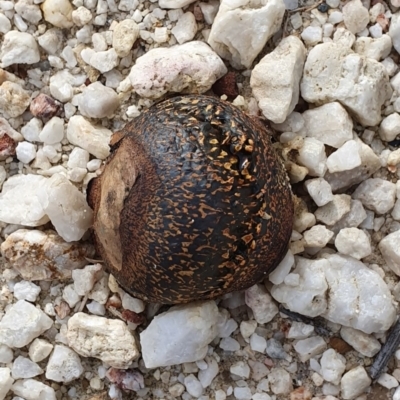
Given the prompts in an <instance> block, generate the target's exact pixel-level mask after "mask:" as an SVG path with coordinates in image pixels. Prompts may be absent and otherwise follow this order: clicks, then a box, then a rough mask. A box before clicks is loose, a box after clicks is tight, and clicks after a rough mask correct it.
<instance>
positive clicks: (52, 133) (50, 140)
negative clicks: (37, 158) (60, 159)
mask: <svg viewBox="0 0 400 400" xmlns="http://www.w3.org/2000/svg"><path fill="white" fill-rule="evenodd" d="M39 139H40V141H42V142H44V143H45V144H55V143H59V142H61V141H62V140H63V139H64V120H63V119H61V118H59V117H53V118H52V119H51V120H50V121H49V122H47V123H46V125H45V126H44V127H43V129H42V131H41V132H40V133H39Z"/></svg>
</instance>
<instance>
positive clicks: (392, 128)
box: [379, 112, 400, 142]
mask: <svg viewBox="0 0 400 400" xmlns="http://www.w3.org/2000/svg"><path fill="white" fill-rule="evenodd" d="M398 134H400V115H399V114H398V113H397V112H394V113H392V114H389V115H388V116H387V117H385V118H384V119H383V120H382V122H381V125H380V126H379V136H380V137H381V139H382V140H384V141H385V142H391V141H392V140H394V139H396V136H397V135H398Z"/></svg>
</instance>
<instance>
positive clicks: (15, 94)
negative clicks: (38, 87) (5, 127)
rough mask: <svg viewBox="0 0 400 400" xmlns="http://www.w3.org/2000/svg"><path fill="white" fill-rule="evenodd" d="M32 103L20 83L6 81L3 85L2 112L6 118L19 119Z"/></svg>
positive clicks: (0, 107) (0, 98)
mask: <svg viewBox="0 0 400 400" xmlns="http://www.w3.org/2000/svg"><path fill="white" fill-rule="evenodd" d="M30 101H31V100H30V95H29V93H28V92H27V91H26V90H24V89H23V88H22V87H21V85H19V84H18V83H16V82H9V81H5V82H3V83H2V84H1V86H0V112H1V113H3V114H4V116H5V117H12V118H15V117H19V116H20V115H21V114H23V113H24V111H25V110H26V109H27V108H28V106H29V103H30ZM1 136H3V132H2V134H1Z"/></svg>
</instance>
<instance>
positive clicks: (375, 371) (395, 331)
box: [369, 318, 400, 380]
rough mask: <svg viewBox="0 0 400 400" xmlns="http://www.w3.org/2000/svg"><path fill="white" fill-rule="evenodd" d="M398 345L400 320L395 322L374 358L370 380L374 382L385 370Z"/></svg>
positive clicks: (399, 343)
mask: <svg viewBox="0 0 400 400" xmlns="http://www.w3.org/2000/svg"><path fill="white" fill-rule="evenodd" d="M399 345H400V318H399V319H398V320H397V322H396V323H395V325H394V326H393V328H392V330H391V331H390V333H389V335H388V337H387V338H386V342H385V344H384V345H383V346H382V348H381V349H380V351H379V353H378V354H377V356H376V357H375V361H374V363H373V364H372V366H371V369H370V370H369V375H370V376H371V378H372V380H376V379H377V378H379V376H380V375H381V374H382V372H383V370H384V369H385V368H386V366H387V364H388V362H389V360H390V359H391V358H392V357H393V354H394V353H395V352H396V350H397V348H398V347H399Z"/></svg>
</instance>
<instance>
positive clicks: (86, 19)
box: [71, 6, 92, 26]
mask: <svg viewBox="0 0 400 400" xmlns="http://www.w3.org/2000/svg"><path fill="white" fill-rule="evenodd" d="M71 16H72V21H73V22H74V24H75V25H77V26H85V25H87V24H89V23H90V21H91V20H92V13H91V12H90V10H88V9H87V8H86V7H83V6H80V7H78V8H77V9H76V10H74V11H72V14H71Z"/></svg>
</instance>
